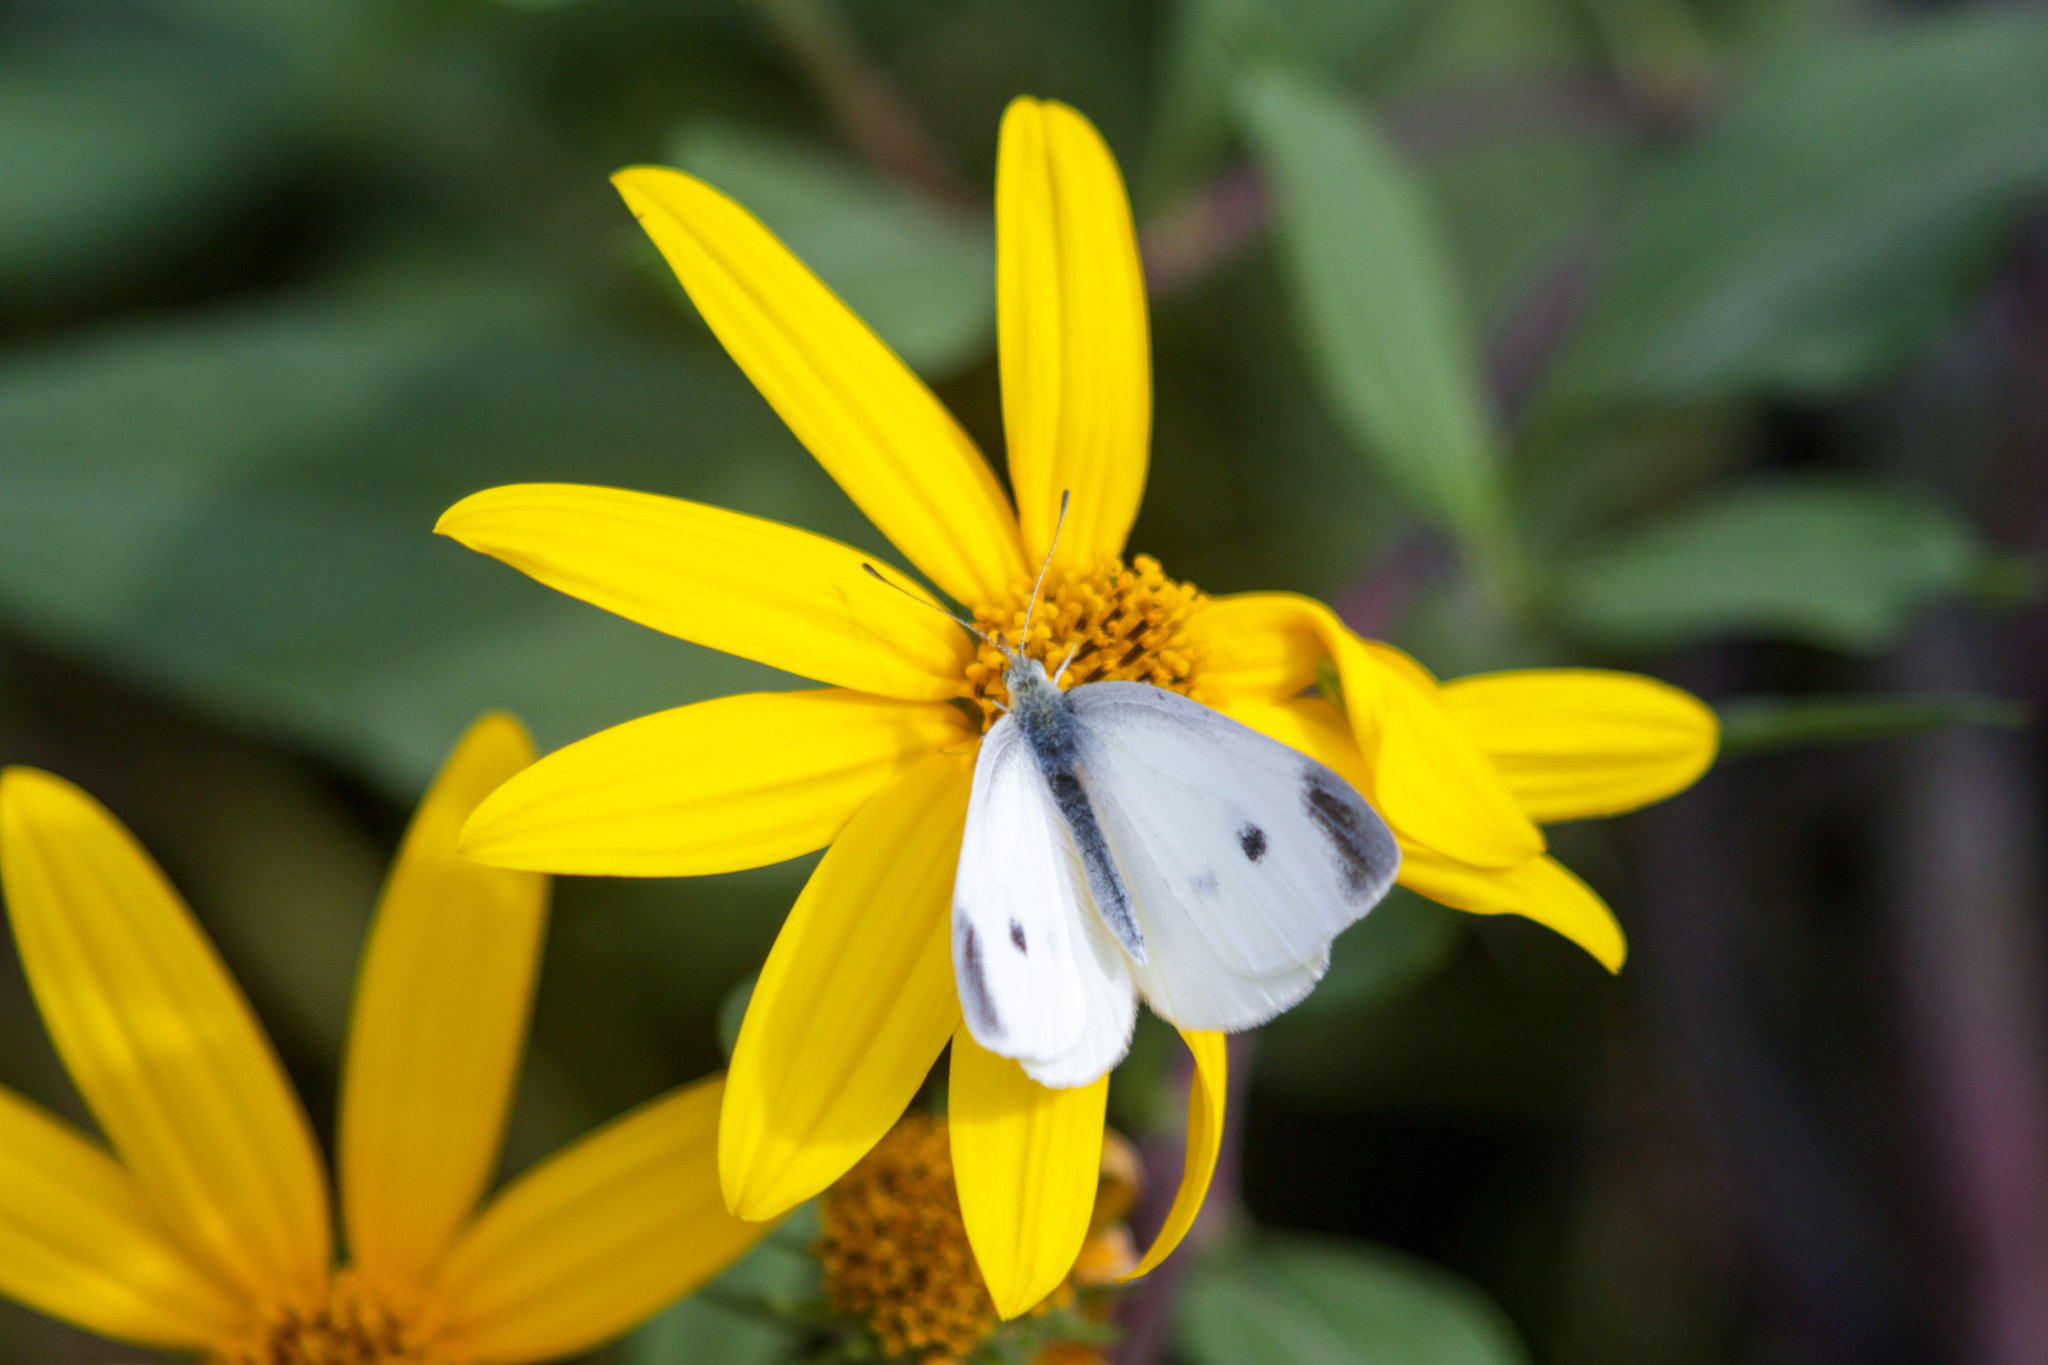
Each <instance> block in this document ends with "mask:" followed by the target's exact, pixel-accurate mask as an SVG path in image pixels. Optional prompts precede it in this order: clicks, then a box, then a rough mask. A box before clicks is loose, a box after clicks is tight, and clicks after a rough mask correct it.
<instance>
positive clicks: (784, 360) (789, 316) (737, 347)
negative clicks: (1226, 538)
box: [612, 166, 1025, 605]
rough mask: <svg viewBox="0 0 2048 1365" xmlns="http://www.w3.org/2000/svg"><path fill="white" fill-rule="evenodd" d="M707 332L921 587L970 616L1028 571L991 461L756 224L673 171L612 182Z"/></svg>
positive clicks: (641, 172)
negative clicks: (928, 586) (934, 587)
mask: <svg viewBox="0 0 2048 1365" xmlns="http://www.w3.org/2000/svg"><path fill="white" fill-rule="evenodd" d="M612 183H613V184H614V185H616V186H618V189H619V193H620V194H622V195H624V196H625V200H626V204H627V206H628V207H629V208H631V209H632V210H633V214H634V216H635V217H637V218H638V219H639V220H640V226H641V227H643V228H645V229H646V230H647V235H648V236H649V237H651V238H653V239H654V244H655V246H657V247H659V248H660V250H661V254H662V255H663V256H665V257H667V258H668V263H669V265H670V266H671V267H672V268H673V269H674V270H675V272H676V277H677V278H678V279H680V280H681V281H682V282H683V288H684V289H686V290H688V291H689V294H690V299H691V301H692V302H693V303H695V304H696V305H697V311H698V312H700V313H702V314H703V315H704V321H705V322H707V323H708V324H710V327H711V330H712V331H713V332H715V333H717V335H718V339H719V340H720V341H721V342H723V343H724V344H725V349H726V351H727V352H728V353H729V354H730V355H731V356H732V358H733V359H734V360H735V361H737V362H738V363H739V367H740V368H741V369H742V370H745V371H746V373H747V378H749V379H751V380H753V381H754V387H755V388H757V389H759V390H760V391H761V394H762V396H763V397H764V398H766V399H767V400H768V402H769V404H770V405H771V406H773V407H774V409H775V410H776V412H778V413H780V414H781V415H782V420H783V421H785V422H787V423H789V429H790V430H791V431H793V432H795V433H796V436H797V439H798V440H800V441H802V442H803V443H804V444H805V445H806V446H807V447H809V448H810V452H811V454H812V455H814V456H816V457H817V460H818V463H819V464H821V465H823V466H824V467H825V472H826V473H828V474H830V475H831V476H832V477H833V478H834V479H836V480H838V482H839V486H840V487H841V488H844V489H845V490H846V492H847V495H848V496H849V497H851V498H852V499H853V500H854V502H855V503H857V504H859V506H860V509H861V511H863V512H865V513H867V514H868V518H869V520H871V521H873V522H874V523H875V525H876V526H878V527H880V528H881V530H882V533H883V534H884V535H886V536H888V537H889V539H890V540H892V541H894V542H895V543H896V545H897V547H898V548H899V549H901V550H902V551H903V553H904V554H906V555H908V556H909V557H910V560H911V562H912V563H914V564H916V565H917V567H918V568H920V569H922V570H924V571H925V573H927V574H929V575H930V576H931V580H932V582H934V583H936V584H938V585H939V587H940V588H941V589H942V590H944V591H945V592H947V593H949V594H951V595H952V597H953V599H954V600H955V601H957V602H962V603H966V604H969V605H974V604H979V603H983V602H994V601H997V600H999V599H1000V598H1001V596H1002V594H1003V592H1004V591H1005V590H1006V589H1007V588H1009V587H1010V585H1011V584H1013V583H1015V582H1016V581H1017V579H1018V578H1019V577H1020V576H1022V574H1023V573H1024V571H1025V565H1024V557H1023V554H1022V551H1021V549H1020V546H1019V543H1018V538H1017V521H1016V518H1015V516H1014V515H1013V514H1012V513H1011V511H1010V503H1009V500H1008V499H1007V498H1005V497H1004V496H1003V490H1002V485H1000V484H999V483H997V482H996V477H995V474H994V473H993V471H991V470H990V469H989V466H988V461H987V460H985V459H983V458H982V455H981V452H980V451H979V450H977V449H976V448H975V445H974V442H973V440H972V439H970V438H969V437H968V435H967V433H966V432H965V431H962V430H961V429H960V424H959V423H958V422H956V421H954V420H953V415H952V414H951V413H949V412H947V411H946V409H945V406H944V405H943V404H941V403H940V402H939V400H938V399H937V398H935V397H933V395H932V391H931V390H930V389H928V388H926V387H925V385H924V381H923V380H921V379H919V378H918V377H917V376H916V375H915V374H912V373H911V372H910V369H909V367H908V366H906V365H904V363H903V362H902V361H901V360H898V359H897V358H896V355H895V353H894V352H892V351H891V350H890V349H889V348H888V346H887V345H885V344H884V343H883V341H882V339H881V338H880V337H877V336H876V335H875V334H874V333H873V332H872V331H870V330H869V328H868V325H867V324H866V323H864V322H862V321H861V320H860V319H859V318H858V317H856V316H854V314H853V312H852V310H851V309H849V308H847V306H846V305H845V304H843V303H841V302H840V301H839V299H838V297H837V296H836V295H834V294H833V293H832V291H831V290H830V289H828V288H826V287H825V285H824V283H823V282H822V281H821V280H819V279H818V277H817V276H816V275H813V274H812V273H811V272H810V270H809V269H808V268H806V267H805V265H804V264H803V262H801V261H799V260H798V259H797V258H796V257H795V256H793V255H791V254H790V252H789V249H788V248H787V247H785V246H783V245H782V243H781V242H779V241H777V240H776V239H775V236H774V234H772V233H770V232H769V231H768V229H767V228H765V227H763V226H761V224H760V222H759V221H758V220H757V219H755V217H754V216H753V215H752V214H750V213H748V212H747V211H746V210H745V209H743V208H741V207H740V206H739V205H738V204H735V203H734V202H733V201H732V200H730V199H728V198H726V197H725V196H724V195H722V194H720V193H719V192H718V191H717V190H714V189H712V188H711V187H710V186H709V185H706V184H705V183H704V182H703V181H701V180H698V179H696V178H695V177H693V176H688V175H685V174H683V173H682V172H681V171H672V170H667V169H664V168H662V167H658V166H635V167H633V168H631V169H629V170H624V171H620V172H619V173H618V174H617V175H615V176H613V177H612Z"/></svg>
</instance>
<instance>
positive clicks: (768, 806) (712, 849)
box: [462, 688, 974, 877]
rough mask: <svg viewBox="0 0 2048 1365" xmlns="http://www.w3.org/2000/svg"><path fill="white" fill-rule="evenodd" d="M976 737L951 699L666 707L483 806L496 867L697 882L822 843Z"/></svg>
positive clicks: (488, 852)
mask: <svg viewBox="0 0 2048 1365" xmlns="http://www.w3.org/2000/svg"><path fill="white" fill-rule="evenodd" d="M973 738H974V732H973V730H972V729H971V728H970V727H969V725H968V722H967V718H966V717H965V716H964V715H963V714H962V713H961V712H960V709H959V708H958V707H955V706H950V705H948V704H947V703H945V702H903V701H892V700H890V699H889V698H886V697H873V696H869V695H867V694H866V693H864V692H848V691H845V690H844V689H841V688H833V689H830V690H827V691H822V692H756V693H752V694H749V695H745V696H737V697H721V698H719V699H718V700H716V701H707V702H700V703H699V704H697V705H695V706H684V707H679V708H677V709H676V710H673V711H662V712H659V713H657V714H655V715H652V716H643V717H642V718H640V719H639V720H631V721H627V722H626V723H625V724H624V725H616V726H613V727H612V728H611V729H609V730H605V731H602V732H600V733H598V734H595V735H592V736H591V737H590V738H589V739H586V740H581V741H579V742H577V743H575V744H571V745H570V746H569V747H568V748H566V749H561V750H557V751H556V752H555V753H552V754H549V755H548V756H547V757H546V758H544V759H542V760H541V761H540V762H538V763H536V764H534V765H533V766H532V767H531V768H529V769H527V770H526V771H525V772H523V773H521V774H520V775H519V776H517V777H515V778H513V779H512V780H511V781H510V782H507V783H506V784H505V785H504V786H502V787H500V788H499V789H498V790H497V791H496V792H494V793H492V794H491V796H490V798H489V799H488V800H486V801H485V802H484V803H483V804H482V805H481V806H479V807H478V808H477V812H476V815H475V817H474V818H472V819H471V820H470V822H469V825H468V826H467V828H465V829H464V830H463V835H462V851H463V852H464V853H465V854H466V855H468V856H469V857H472V858H476V859H479V860H481V861H483V862H487V863H491V864H494V865H495V866H498V867H524V868H532V869H535V870H538V871H546V872H580V873H589V874H600V875H610V876H624V877H695V876H702V875H704V874H706V873H711V872H730V871H732V870H734V869H736V868H742V867H761V866H764V865H765V864H768V863H773V862H780V861H781V860H782V859H784V858H794V857H796V856H797V855H798V854H800V853H809V852H810V851H811V850H812V849H815V848H823V847H824V846H825V845H826V844H828V843H830V842H832V839H833V837H834V836H835V835H837V834H838V833H839V831H840V830H841V829H842V828H844V827H845V825H846V822H847V821H848V820H849V819H851V818H852V816H853V813H854V812H855V811H857V810H859V809H860V807H861V805H862V804H863V803H864V802H866V801H867V799H868V798H869V797H871V796H873V795H874V794H875V792H876V791H878V790H880V789H881V788H882V787H883V786H884V785H885V784H886V783H888V782H889V781H890V780H891V779H892V778H894V777H895V776H896V775H897V774H898V773H900V772H902V771H903V770H904V769H905V768H906V767H908V766H909V765H910V764H912V763H915V762H917V760H919V759H920V758H923V757H924V756H925V755H926V754H928V753H930V752H931V751H932V750H934V749H936V748H939V747H941V746H943V745H947V744H965V743H968V742H970V741H971V740H973Z"/></svg>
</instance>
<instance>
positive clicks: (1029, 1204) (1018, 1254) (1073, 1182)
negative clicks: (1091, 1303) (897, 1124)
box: [946, 1027, 1109, 1318]
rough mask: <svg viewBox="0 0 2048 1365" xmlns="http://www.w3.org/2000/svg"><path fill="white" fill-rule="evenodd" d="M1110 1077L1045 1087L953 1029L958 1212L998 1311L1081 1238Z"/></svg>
mask: <svg viewBox="0 0 2048 1365" xmlns="http://www.w3.org/2000/svg"><path fill="white" fill-rule="evenodd" d="M1108 1100H1109V1077H1107V1076H1104V1077H1102V1078H1100V1079H1099V1080H1097V1081H1096V1082H1095V1083H1094V1084H1093V1085H1085V1086H1082V1087H1081V1088H1080V1089H1078V1090H1049V1089H1047V1088H1046V1087H1045V1086H1042V1085H1040V1084H1039V1083H1038V1082H1037V1081H1034V1080H1032V1079H1031V1078H1030V1077H1029V1076H1027V1075H1025V1074H1024V1068H1023V1067H1021V1066H1019V1065H1018V1064H1017V1063H1016V1062H1014V1061H1012V1060H1010V1059H1009V1058H1008V1057H998V1056H996V1054H995V1053H993V1052H990V1051H989V1050H988V1049H986V1048H984V1047H983V1046H982V1045H981V1044H979V1043H977V1042H975V1041H974V1035H972V1034H971V1033H969V1032H968V1031H967V1030H966V1028H965V1027H962V1028H960V1029H959V1030H957V1031H956V1032H955V1033H954V1034H953V1065H952V1071H951V1076H950V1078H949V1080H948V1082H947V1088H946V1124H947V1127H948V1128H949V1129H950V1130H951V1133H952V1148H953V1179H954V1181H955V1183H956V1184H957V1185H958V1186H959V1188H960V1217H961V1220H962V1221H963V1222H965V1223H966V1224H967V1242H968V1245H969V1246H971V1247H973V1248H974V1260H975V1263H976V1264H977V1265H979V1266H980V1267H981V1278H982V1279H983V1280H984V1281H985V1282H986V1283H987V1285H988V1292H989V1296H990V1297H991V1298H993V1299H994V1300H995V1303H996V1311H997V1312H998V1313H1000V1314H1002V1315H1003V1316H1004V1317H1005V1318H1014V1317H1016V1316H1018V1315H1019V1314H1021V1313H1028V1312H1030V1311H1031V1310H1032V1309H1033V1308H1035V1307H1037V1306H1038V1303H1039V1301H1040V1300H1041V1299H1043V1298H1044V1297H1045V1296H1046V1295H1047V1294H1050V1293H1052V1291H1053V1290H1055V1289H1057V1288H1059V1286H1060V1282H1061V1281H1062V1280H1064V1279H1066V1278H1067V1272H1068V1271H1069V1270H1072V1269H1073V1268H1074V1258H1075V1257H1077V1256H1079V1255H1080V1254H1081V1243H1082V1242H1084V1241H1086V1240H1087V1237H1088V1216H1089V1214H1090V1213H1091V1212H1093V1211H1094V1208H1095V1187H1096V1185H1097V1184H1098V1183H1099V1181H1100V1179H1101V1170H1102V1119H1103V1114H1104V1112H1105V1106H1106V1105H1107V1103H1108Z"/></svg>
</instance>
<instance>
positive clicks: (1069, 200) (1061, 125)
mask: <svg viewBox="0 0 2048 1365" xmlns="http://www.w3.org/2000/svg"><path fill="white" fill-rule="evenodd" d="M996 312H997V319H998V327H997V333H998V341H999V346H1000V350H1001V360H1002V371H1003V428H1004V431H1005V433H1006V434H1007V436H1008V441H1009V454H1010V484H1011V486H1012V487H1013V488H1015V489H1016V491H1017V515H1018V518H1019V519H1020V520H1021V521H1022V523H1023V526H1024V549H1025V552H1026V557H1027V558H1028V559H1029V560H1030V562H1031V563H1032V565H1033V566H1034V567H1035V566H1036V565H1037V563H1038V562H1039V561H1040V560H1041V559H1043V558H1044V557H1045V553H1046V550H1047V549H1048V548H1049V547H1050V546H1051V544H1052V538H1053V528H1054V526H1055V525H1056V524H1057V523H1058V520H1059V512H1060V494H1061V492H1062V491H1063V490H1069V491H1071V492H1072V494H1073V499H1072V503H1071V505H1070V506H1069V508H1068V510H1067V526H1066V530H1065V531H1064V532H1062V533H1061V536H1060V546H1059V558H1060V562H1061V563H1063V564H1072V565H1075V566H1086V565H1087V564H1089V563H1090V562H1091V561H1093V560H1095V559H1096V558H1098V557H1100V556H1105V555H1115V554H1121V553H1123V548H1124V537H1125V536H1126V535H1128V534H1129V532H1130V529H1131V521H1132V519H1133V518H1135V517H1136V516H1137V515H1138V502H1139V500H1140V499H1141V498H1142V497H1143V496H1144V492H1145V462H1146V458H1147V449H1148V447H1149V445H1150V442H1151V439H1152V342H1151V338H1150V336H1149V334H1148V332H1147V322H1146V317H1145V274H1144V270H1143V269H1142V267H1140V265H1139V264H1138V239H1137V235H1136V233H1135V232H1134V231H1133V230H1132V227H1131V204H1130V199H1129V196H1127V195H1126V194H1125V193H1124V182H1123V177H1122V176H1121V175H1120V174H1118V172H1117V168H1116V159H1115V158H1114V157H1112V156H1111V155H1110V152H1109V148H1108V147H1107V146H1106V145H1104V143H1103V141H1102V135H1101V134H1099V133H1097V132H1096V131H1095V127H1094V125H1093V124H1091V123H1089V122H1088V120H1087V119H1085V118H1083V117H1082V116H1081V115H1080V114H1078V113H1076V112H1075V111H1074V110H1072V109H1069V108H1068V107H1067V106H1066V105H1064V104H1058V103H1054V102H1052V101H1044V102H1041V101H1039V100H1034V99H1028V98H1027V99H1016V100H1012V101H1011V102H1010V107H1009V110H1008V111H1007V112H1006V113H1005V114H1004V115H1003V131H1002V144H1001V149H1000V151H999V153H998V155H997V158H996ZM982 600H985V601H989V600H994V599H982Z"/></svg>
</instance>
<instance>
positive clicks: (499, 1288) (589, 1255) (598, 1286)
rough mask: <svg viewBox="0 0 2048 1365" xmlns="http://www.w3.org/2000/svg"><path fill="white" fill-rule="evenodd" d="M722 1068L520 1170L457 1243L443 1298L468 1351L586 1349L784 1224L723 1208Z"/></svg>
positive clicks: (513, 1357)
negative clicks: (750, 1219) (720, 1146)
mask: <svg viewBox="0 0 2048 1365" xmlns="http://www.w3.org/2000/svg"><path fill="white" fill-rule="evenodd" d="M721 1090H722V1086H721V1083H720V1082H719V1080H718V1079H717V1078H716V1077H714V1078H712V1079H710V1080H707V1081H700V1082H698V1083H697V1084H695V1085H692V1086H687V1087H685V1088H683V1089H681V1090H673V1091H670V1092H669V1093H668V1094H666V1095H664V1096H662V1097H661V1098H659V1099H656V1100H652V1101H650V1102H649V1103H647V1104H644V1105H642V1106H641V1107H640V1108H638V1109H636V1110H634V1111H632V1112H631V1113H629V1114H627V1115H625V1116H624V1117H622V1118H619V1119H615V1120H614V1121H612V1122H611V1123H609V1124H607V1125H606V1126H605V1127H603V1128H600V1129H598V1130H597V1131H596V1132H594V1133H591V1134H590V1135H589V1136H587V1137H584V1138H582V1139H581V1140H579V1141H577V1142H576V1143H575V1144H573V1145H572V1146H569V1147H567V1148H564V1149H563V1150H562V1151H560V1152H558V1153H556V1154H555V1155H554V1156H552V1157H549V1158H548V1159H547V1160H546V1161H544V1162H542V1163H541V1164H539V1165H538V1166H535V1167H534V1168H533V1169H532V1170H530V1171H528V1172H527V1173H526V1174H524V1175H522V1176H521V1177H520V1178H519V1179H518V1180H516V1181H514V1182H513V1183H512V1185H511V1186H510V1187H509V1188H507V1189H506V1190H505V1192H504V1193H503V1194H502V1195H500V1196H499V1197H498V1198H497V1199H495V1200H493V1201H492V1203H491V1204H490V1205H489V1207H487V1208H486V1209H485V1210H484V1212H483V1215H482V1216H481V1217H480V1218H478V1220H477V1222H476V1224H475V1226H473V1227H471V1228H470V1229H469V1231H468V1232H466V1233H464V1234H463V1236H462V1239H461V1240H460V1241H459V1242H457V1243H456V1244H455V1248H454V1250H453V1251H451V1252H450V1253H449V1257H448V1261H447V1264H446V1266H445V1267H444V1269H443V1270H442V1272H441V1274H440V1276H439V1279H438V1282H437V1285H436V1297H437V1298H438V1299H440V1300H441V1301H442V1302H444V1303H446V1304H447V1305H448V1312H449V1317H450V1324H449V1325H450V1330H451V1332H452V1334H453V1338H454V1340H455V1342H456V1343H457V1344H458V1346H459V1348H460V1350H461V1352H462V1355H463V1358H464V1359H467V1360H473V1361H475V1362H477V1365H520V1363H521V1362H524V1361H531V1360H546V1359H551V1358H554V1357H557V1356H567V1355H580V1354H582V1353H583V1352H584V1351H587V1350H589V1349H590V1348H591V1347H593V1346H595V1345H597V1344H599V1343H600V1342H603V1341H606V1340H608V1339H610V1338H611V1337H614V1336H617V1335H618V1334H619V1333H620V1332H623V1331H625V1330H626V1329H627V1328H629V1327H631V1326H632V1325H633V1324H634V1323H636V1322H639V1321H640V1320H641V1319H642V1318H645V1317H646V1316H648V1315H649V1314H650V1313H652V1312H654V1311H655V1310H656V1309H658V1308H660V1307H661V1306H662V1305H663V1304H665V1303H668V1302H669V1301H670V1300H672V1299H675V1298H678V1297H680V1296H681V1295H683V1294H687V1293H689V1292H690V1291H691V1290H692V1289H695V1288H696V1287H697V1286H698V1285H700V1284H702V1283H703V1282H704V1281H706V1280H708V1279H710V1278H711V1277H712V1276H713V1275H715V1274H717V1273H718V1272H719V1271H720V1270H722V1269H724V1268H725V1267H726V1265H728V1264H729V1263H731V1262H732V1261H733V1260H734V1259H735V1258H736V1257H737V1256H739V1254H740V1253H741V1252H743V1251H745V1250H746V1249H747V1248H748V1247H749V1246H752V1245H753V1244H754V1242H755V1241H756V1240H758V1239H759V1238H760V1237H761V1236H763V1235H764V1234H765V1233H767V1232H768V1231H769V1229H770V1228H772V1227H773V1226H774V1224H772V1223H749V1222H745V1221H743V1220H741V1219H738V1218H735V1217H733V1216H732V1215H731V1214H729V1213H727V1212H726V1211H725V1202H724V1200H723V1199H722V1198H721V1197H720V1195H719V1192H718V1109H719V1104H720V1102H721V1098H722V1096H721Z"/></svg>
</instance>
